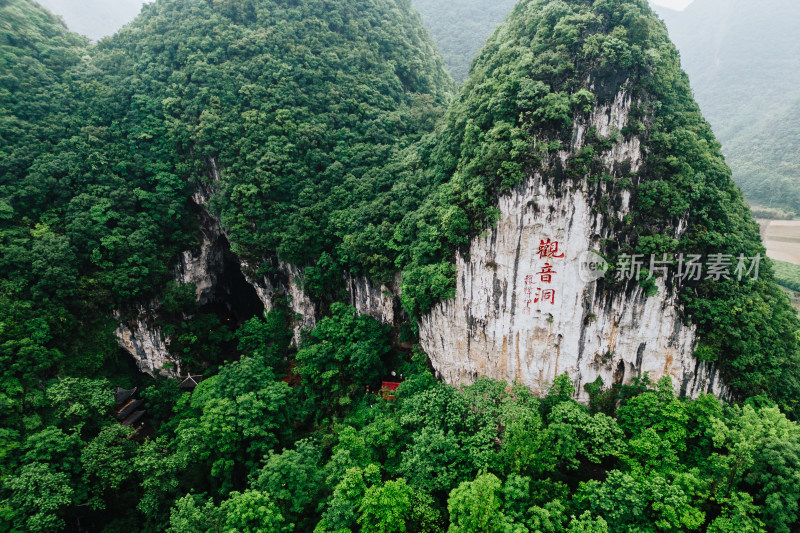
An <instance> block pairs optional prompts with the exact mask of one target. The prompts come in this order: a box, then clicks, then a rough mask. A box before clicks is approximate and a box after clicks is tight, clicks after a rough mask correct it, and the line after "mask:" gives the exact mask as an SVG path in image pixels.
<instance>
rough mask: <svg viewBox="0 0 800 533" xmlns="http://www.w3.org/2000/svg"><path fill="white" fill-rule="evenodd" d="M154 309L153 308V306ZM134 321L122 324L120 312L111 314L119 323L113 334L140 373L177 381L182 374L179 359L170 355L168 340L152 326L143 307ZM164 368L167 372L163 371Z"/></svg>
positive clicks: (146, 309)
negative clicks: (130, 356) (134, 361)
mask: <svg viewBox="0 0 800 533" xmlns="http://www.w3.org/2000/svg"><path fill="white" fill-rule="evenodd" d="M154 305H155V304H154ZM138 311H139V315H138V317H137V318H136V319H135V320H132V321H123V320H122V316H121V315H120V313H119V312H116V313H114V315H115V318H117V320H119V321H120V325H119V327H118V328H117V329H116V331H115V332H114V334H115V335H116V337H117V342H118V343H119V345H120V346H121V347H122V348H123V349H124V350H126V351H127V352H128V353H130V354H131V355H132V356H133V358H134V359H135V360H136V365H137V366H138V367H139V370H140V371H141V372H144V373H145V374H150V375H151V376H153V377H155V376H156V375H159V374H160V375H163V376H167V377H178V376H180V373H181V362H180V359H178V358H176V357H173V356H171V355H170V353H169V348H168V345H169V339H167V338H164V336H163V335H162V332H161V329H160V328H156V327H153V326H152V320H150V318H149V310H148V308H147V307H145V306H142V307H140V308H139V309H138ZM165 365H166V367H167V368H164V367H165Z"/></svg>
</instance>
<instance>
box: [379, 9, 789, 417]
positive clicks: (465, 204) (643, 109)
mask: <svg viewBox="0 0 800 533" xmlns="http://www.w3.org/2000/svg"><path fill="white" fill-rule="evenodd" d="M622 90H625V91H626V93H627V94H629V95H630V96H631V97H632V99H633V101H634V105H633V107H632V110H631V114H630V117H629V122H628V124H627V125H626V127H625V128H623V130H622V131H619V132H617V133H616V134H615V136H616V138H611V139H603V138H599V137H598V136H597V135H596V134H594V136H592V135H589V139H588V141H587V146H586V147H584V148H583V149H582V150H581V151H580V152H579V153H577V154H572V156H571V158H570V160H569V161H568V164H567V166H566V168H564V169H561V168H559V167H560V163H558V161H557V157H556V156H555V152H557V151H558V150H561V149H569V147H570V143H571V141H572V139H573V123H574V121H575V120H578V119H581V118H586V116H587V113H588V112H589V111H590V110H591V109H592V107H593V104H598V105H601V104H609V103H610V102H611V101H613V99H614V97H615V96H616V95H617V94H618V92H619V91H622ZM633 135H636V136H638V137H639V138H640V140H641V142H642V153H643V157H644V164H643V165H642V167H641V169H640V170H639V171H638V172H637V173H635V174H633V173H631V172H630V170H629V169H627V170H626V169H625V168H622V167H620V168H616V169H614V175H613V176H610V181H609V180H606V182H607V183H608V188H607V190H606V191H605V194H606V195H608V197H609V198H613V197H615V196H618V195H620V194H621V193H622V192H623V191H630V192H631V194H632V200H631V216H629V217H626V218H625V221H624V224H621V225H620V226H619V227H615V228H614V229H615V235H614V237H613V239H614V240H613V241H610V242H606V243H605V246H604V249H603V250H602V251H603V253H604V254H605V255H606V257H609V258H610V259H612V261H613V260H614V258H616V257H618V256H619V254H621V253H627V254H633V253H643V254H650V253H656V254H658V255H659V257H660V256H661V254H663V253H669V254H672V253H676V254H680V253H683V254H701V255H703V256H704V257H709V256H710V255H712V254H724V255H729V256H731V257H733V258H737V257H739V256H740V255H744V256H745V257H754V256H756V255H758V254H760V255H761V256H762V257H764V256H765V255H766V252H765V250H764V248H763V246H762V244H761V242H760V239H759V232H758V226H757V224H756V223H755V221H754V220H753V219H752V217H751V215H750V212H749V209H748V208H747V206H746V205H745V203H744V201H743V198H742V195H741V192H740V191H739V190H738V189H737V188H736V186H735V185H734V183H733V181H732V180H731V173H730V169H729V168H728V167H727V165H725V161H724V159H723V157H722V154H721V153H720V146H719V143H718V142H717V141H716V140H715V139H714V136H713V134H712V132H711V129H710V127H709V125H708V123H707V122H706V121H705V120H703V118H702V116H701V114H700V111H699V109H698V108H697V105H696V104H695V103H694V101H693V99H692V96H691V90H690V88H689V83H688V80H687V78H686V75H685V74H684V73H683V72H682V71H681V70H680V66H679V60H678V54H677V52H676V50H675V47H674V46H673V45H672V43H671V42H670V41H669V38H668V36H667V32H666V30H665V28H664V25H663V23H662V22H661V21H659V19H658V18H657V17H656V16H655V14H654V13H653V12H652V10H651V9H650V8H649V7H648V5H647V3H646V2H645V1H644V0H642V1H631V2H625V3H622V4H619V3H616V2H610V1H604V0H598V1H594V2H581V1H573V2H562V1H556V2H548V1H543V0H537V1H523V2H520V3H519V4H518V5H517V6H516V7H515V9H514V11H513V12H512V14H511V15H510V16H509V18H508V20H507V22H506V23H505V24H504V25H503V26H501V27H500V29H499V30H498V31H497V32H496V33H495V34H494V35H493V36H492V38H491V39H490V40H489V42H488V43H487V45H486V47H485V48H484V50H483V51H482V52H481V54H480V56H479V57H478V58H477V59H476V61H475V63H474V65H473V69H472V75H471V77H470V79H469V80H468V81H467V82H466V84H465V85H464V87H463V89H462V90H461V91H460V93H459V95H458V96H457V97H456V99H455V100H454V102H453V104H452V105H451V107H450V109H449V111H448V115H447V118H446V123H445V127H444V130H443V131H442V132H441V133H440V134H439V135H438V137H437V141H438V144H437V146H436V148H435V150H434V152H433V155H432V161H433V167H432V170H430V175H431V178H430V179H431V181H434V182H442V185H441V186H440V187H438V188H437V189H436V191H435V192H433V193H432V194H431V195H429V196H428V197H427V198H426V200H425V203H424V204H423V205H422V207H421V208H420V209H419V210H417V211H415V212H413V213H409V214H408V215H407V216H406V218H405V219H404V220H403V223H402V224H401V225H400V226H399V227H398V228H397V230H396V231H395V235H394V242H393V247H395V248H396V249H399V250H402V252H401V255H400V257H399V258H398V260H397V265H398V266H399V267H402V268H403V270H404V277H403V280H404V283H403V302H404V305H405V306H406V308H407V310H408V311H409V312H410V313H411V314H412V316H419V315H420V314H421V313H424V312H425V311H427V310H428V309H429V308H430V306H431V305H432V304H433V303H435V302H436V301H438V300H439V299H442V298H447V297H449V296H450V295H452V292H453V290H454V287H455V280H454V279H453V273H454V269H453V266H452V261H453V253H454V251H455V250H457V249H459V248H462V247H464V246H465V244H466V243H467V242H468V237H469V236H471V235H475V234H477V233H479V232H480V231H482V230H483V229H484V228H485V227H487V225H490V224H491V223H492V222H493V221H494V220H495V217H496V212H495V209H496V208H495V201H494V199H495V198H496V197H497V195H498V194H501V193H502V192H504V191H507V190H509V189H510V188H511V187H513V186H514V185H516V184H518V183H520V182H521V180H522V178H523V176H524V175H525V174H526V173H531V172H534V171H536V170H538V169H544V171H545V174H546V175H550V176H553V177H551V178H550V179H551V180H553V181H554V189H558V188H560V187H562V186H563V180H567V181H568V180H572V181H577V182H580V181H581V180H587V179H588V180H590V182H591V178H592V176H593V175H596V174H597V173H598V170H597V169H599V168H601V167H600V164H599V163H598V162H599V161H600V154H601V152H602V151H603V150H606V149H608V148H609V147H610V146H611V145H612V143H613V142H615V141H616V140H621V139H624V138H630V137H631V136H633ZM560 175H563V176H564V178H560V177H559V178H556V177H555V176H560ZM557 179H558V180H562V181H559V183H555V180H557ZM596 181H597V180H595V181H593V182H591V183H596ZM598 194H599V193H598ZM597 207H598V209H601V210H605V211H608V214H609V219H613V218H614V216H613V212H612V211H613V209H614V206H613V202H605V203H600V202H598V206H597ZM681 221H686V223H687V226H688V230H687V232H686V233H685V235H684V236H682V238H681V239H680V240H679V241H676V240H675V239H674V238H673V235H674V228H675V227H678V226H679V225H680V224H681ZM672 281H673V280H668V282H669V283H672ZM681 300H682V302H683V304H684V306H685V310H686V314H687V320H691V321H692V322H693V323H695V324H697V326H698V329H699V332H700V339H701V348H700V350H699V352H698V353H700V354H702V355H703V358H704V359H706V360H709V361H714V362H716V363H718V364H719V366H720V368H721V369H722V372H723V375H724V376H725V377H726V379H727V380H728V383H729V384H730V385H731V386H732V387H733V389H734V390H735V391H736V392H737V393H739V394H745V395H746V394H748V393H762V392H763V393H767V394H769V395H771V396H772V397H773V398H775V399H776V400H778V401H780V403H781V404H782V405H783V406H785V407H790V406H791V405H793V404H794V403H795V400H794V398H796V397H797V395H798V393H800V364H798V363H800V350H799V349H798V338H797V331H798V329H799V328H800V324H798V320H797V316H796V313H795V312H794V310H793V309H792V307H791V305H790V303H789V301H788V299H787V298H786V296H785V295H784V294H783V293H782V292H781V290H780V289H779V288H778V287H777V286H776V284H775V283H774V278H773V276H772V272H771V267H770V266H769V265H767V264H764V265H762V268H761V270H760V278H759V279H758V280H755V281H754V280H748V279H745V280H743V281H741V282H740V281H738V280H736V279H730V280H721V281H719V282H717V281H715V280H703V281H698V282H688V283H684V284H682V288H681Z"/></svg>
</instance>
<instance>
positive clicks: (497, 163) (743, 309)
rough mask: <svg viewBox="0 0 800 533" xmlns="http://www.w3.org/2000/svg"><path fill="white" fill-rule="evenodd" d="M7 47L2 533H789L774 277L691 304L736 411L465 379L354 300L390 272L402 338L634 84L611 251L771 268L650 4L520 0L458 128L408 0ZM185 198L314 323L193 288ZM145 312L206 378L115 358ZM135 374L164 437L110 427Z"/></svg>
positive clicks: (43, 37) (56, 29)
mask: <svg viewBox="0 0 800 533" xmlns="http://www.w3.org/2000/svg"><path fill="white" fill-rule="evenodd" d="M0 64H2V66H3V69H2V71H0V102H2V107H0V140H2V145H0V245H2V253H0V273H1V274H2V276H0V363H2V365H1V366H2V368H0V530H2V531H60V530H87V531H130V530H139V531H153V532H156V531H176V532H194V531H225V532H234V531H269V532H281V531H286V532H290V531H315V532H316V533H326V532H329V533H334V532H336V533H344V532H353V533H355V532H365V533H366V532H370V533H371V532H420V533H421V532H439V531H450V532H453V533H456V532H458V533H465V532H483V531H501V532H512V533H526V532H531V533H533V532H540V531H542V532H544V531H547V532H570V533H577V532H598V533H599V532H607V531H614V532H616V531H623V532H624V531H630V532H650V531H652V532H656V531H658V532H661V531H681V532H684V531H702V530H708V531H715V532H734V531H736V532H762V531H767V530H770V531H781V532H782V531H787V532H788V531H794V530H797V529H798V528H800V509H798V503H797V502H798V492H797V491H798V489H797V487H798V486H800V483H798V481H800V479H798V472H800V429H798V426H797V423H796V422H795V421H793V420H792V419H791V418H790V417H787V413H788V414H789V415H791V416H794V415H796V411H793V410H792V408H793V407H794V405H795V403H796V397H797V394H796V393H797V392H798V382H797V372H798V370H797V365H796V363H797V357H798V355H797V336H796V333H797V318H796V316H795V315H794V314H793V312H792V311H791V309H790V308H789V307H788V303H787V301H786V299H785V297H784V296H782V294H781V293H780V292H779V291H778V289H777V288H776V287H775V285H774V283H772V274H771V271H770V269H769V268H766V269H765V270H764V271H763V275H762V278H761V279H760V280H759V281H754V282H750V281H748V282H745V283H741V284H740V283H739V282H737V281H734V280H730V282H725V283H718V284H704V283H698V284H692V285H688V286H686V287H685V288H684V291H683V293H682V297H683V304H684V306H685V309H686V311H687V318H689V319H691V320H694V321H695V323H696V324H697V325H698V329H699V331H700V334H701V340H702V344H701V349H700V350H699V351H698V353H699V354H700V355H702V357H703V358H705V359H708V360H716V361H718V362H719V363H720V365H721V366H722V367H723V369H724V370H725V371H726V376H727V378H728V380H729V383H730V384H731V386H732V387H733V388H734V389H735V390H736V391H737V392H738V393H739V395H740V396H741V398H742V399H743V398H745V397H747V396H752V397H751V398H750V399H748V400H745V401H743V402H740V403H737V404H723V403H722V402H720V401H719V400H718V399H716V398H714V397H712V396H701V397H700V398H698V399H696V400H687V399H686V398H676V397H675V394H674V388H673V385H672V384H671V383H670V382H669V380H668V379H664V380H661V381H659V382H658V383H651V382H650V381H649V379H648V378H647V377H645V378H643V379H641V380H639V381H637V382H635V383H634V384H633V385H627V386H620V385H616V386H613V387H611V388H604V385H603V383H601V382H599V381H598V382H596V383H594V384H591V385H590V386H587V392H588V393H589V394H590V395H591V401H590V403H589V405H588V406H585V405H581V404H579V403H577V402H576V401H574V400H573V399H572V396H573V394H574V385H573V384H572V383H571V382H570V380H569V378H568V377H567V376H561V377H559V378H558V379H557V380H556V382H555V383H553V384H552V387H551V389H550V392H549V393H548V394H547V395H546V396H545V397H543V398H537V397H535V396H533V395H532V394H531V392H530V391H529V390H528V389H526V388H525V387H523V386H521V385H518V384H508V383H503V382H496V381H492V380H488V379H479V380H477V382H476V383H474V384H473V385H470V386H467V387H453V386H450V385H447V384H445V383H442V382H440V381H438V380H437V379H436V378H435V377H434V375H433V374H432V373H431V371H430V369H429V368H428V361H427V357H426V355H425V354H424V353H422V352H421V351H420V350H419V348H418V347H410V345H411V343H407V342H405V340H408V339H409V338H411V340H412V341H413V338H412V337H413V333H412V331H413V328H411V327H408V326H409V325H411V324H405V325H404V329H403V330H402V331H393V330H392V328H391V327H389V326H386V325H383V324H381V323H379V322H378V321H377V320H375V319H373V318H371V317H368V316H359V315H358V313H357V312H356V310H355V309H354V308H353V307H350V306H348V305H345V304H344V303H342V302H341V300H342V297H341V291H340V290H339V289H340V287H339V286H338V285H339V284H340V283H341V282H342V279H343V277H342V273H343V272H344V271H349V272H353V273H356V274H364V275H367V276H369V277H371V278H372V279H373V280H375V281H387V280H388V279H390V278H393V277H394V275H395V274H396V273H397V271H402V274H403V277H402V301H403V305H404V306H405V308H406V310H407V311H408V312H409V313H410V315H411V323H412V324H413V321H414V320H415V319H416V318H417V317H419V316H420V314H421V313H423V312H425V311H426V310H427V309H429V308H430V307H431V306H432V305H433V304H435V303H436V302H437V301H439V300H440V299H442V298H446V297H448V296H449V295H450V294H451V293H452V289H453V286H454V285H453V284H454V280H453V274H454V266H453V262H452V260H453V257H454V254H455V252H456V250H458V249H459V248H461V247H463V246H464V245H465V244H467V243H468V241H469V239H470V237H471V236H473V235H474V234H476V233H477V232H480V231H482V230H483V229H484V228H485V227H486V226H487V225H488V224H491V223H492V222H493V220H494V216H495V199H496V197H497V195H498V194H501V193H503V192H504V191H507V190H509V189H510V188H512V187H514V186H515V185H517V184H518V183H519V182H520V181H521V180H522V179H523V177H524V176H525V174H526V172H529V171H530V170H532V169H536V168H540V165H544V164H546V162H547V161H548V158H552V153H553V152H554V151H556V150H557V149H558V148H559V147H560V146H561V145H563V144H565V143H568V142H569V139H568V138H569V137H570V135H571V125H572V123H573V121H574V120H575V118H576V117H580V116H583V115H585V114H586V113H588V112H589V110H590V109H591V108H592V106H593V105H594V104H595V103H598V102H605V101H607V100H608V99H609V98H610V97H611V96H613V94H614V92H616V90H617V89H618V88H619V86H620V84H622V83H623V82H625V81H626V80H627V82H628V83H629V85H628V88H629V89H630V90H631V91H632V92H633V94H634V95H635V96H636V98H637V101H638V105H637V107H636V109H635V110H634V116H633V120H632V122H631V123H630V124H629V125H628V128H627V129H626V131H622V132H619V134H620V135H623V136H625V135H628V136H629V135H640V136H641V138H642V139H643V142H644V144H645V147H646V150H645V156H646V164H645V166H644V167H643V170H642V171H641V172H640V173H639V174H637V175H619V176H610V177H608V178H607V179H606V181H608V182H609V183H610V185H609V187H611V188H612V190H615V191H621V190H628V191H630V192H631V194H632V199H633V200H632V201H633V205H634V215H633V216H631V217H630V218H629V219H627V220H625V221H623V222H621V226H620V227H619V228H616V229H617V230H618V235H619V238H618V240H617V241H614V242H609V243H606V247H607V248H606V249H605V250H604V252H605V253H606V254H607V256H608V257H609V258H610V259H612V260H613V259H614V258H615V257H617V256H618V254H620V253H623V252H626V251H628V252H630V251H635V250H637V249H641V248H642V247H649V248H653V247H655V248H659V247H666V248H668V249H669V250H673V249H674V250H693V251H695V250H696V251H697V252H715V253H731V254H738V253H740V252H741V253H746V254H748V255H754V254H755V253H759V252H761V253H763V248H762V247H761V245H760V243H759V241H758V232H757V230H756V227H755V225H754V223H753V221H752V219H751V217H750V215H749V212H748V211H747V209H746V208H745V207H744V205H743V203H742V198H741V194H740V193H739V192H738V191H737V190H736V189H735V188H734V187H733V185H732V182H731V180H730V172H729V170H728V168H727V167H726V166H725V165H724V162H723V161H722V158H721V156H720V154H719V145H718V144H717V143H716V141H715V140H714V138H713V136H712V135H711V133H710V130H709V128H708V125H707V124H706V123H705V122H704V121H703V120H702V117H701V116H700V115H699V112H698V110H697V107H696V105H695V104H694V103H693V101H692V99H691V95H690V92H689V89H688V84H687V81H686V78H685V76H684V75H683V74H682V73H681V71H680V69H679V68H678V63H677V55H676V53H675V50H674V47H672V45H671V44H670V43H669V40H668V39H667V37H666V33H665V31H664V27H663V25H662V24H661V23H660V22H659V21H658V20H657V19H656V18H655V17H654V15H653V13H652V12H651V11H650V9H649V8H648V7H647V5H646V3H645V2H644V0H625V1H611V0H594V1H590V0H569V1H567V0H551V1H544V0H524V1H523V2H521V3H520V4H519V5H518V6H517V7H516V8H515V10H514V12H513V13H512V16H511V18H510V19H509V20H508V22H507V23H506V24H505V25H503V26H501V27H500V29H499V30H498V31H497V32H496V33H495V35H494V37H493V38H492V39H491V40H490V42H489V44H488V45H487V47H486V48H485V49H484V51H483V52H482V53H481V55H480V57H479V58H478V60H477V61H476V63H475V65H474V67H473V70H472V77H471V78H470V80H468V81H467V82H466V84H465V86H464V88H463V89H462V91H461V92H460V93H459V95H458V96H457V97H456V98H455V100H454V102H453V103H452V105H451V106H450V108H449V111H448V112H447V114H446V116H445V108H446V106H447V105H448V104H449V100H450V98H451V96H450V91H451V88H452V82H451V80H450V79H449V77H448V76H447V75H446V74H445V73H444V70H443V68H442V64H441V60H440V59H439V57H438V55H437V53H436V52H435V50H434V48H433V46H432V45H431V43H430V41H429V39H428V37H427V35H426V32H425V31H424V30H423V28H422V26H421V22H420V20H419V18H418V16H417V15H416V14H415V12H414V11H413V10H412V8H411V4H410V2H409V1H408V0H354V1H350V2H342V1H334V0H298V1H289V0H158V1H157V2H155V3H153V4H149V5H148V6H147V7H146V8H145V9H144V11H143V13H142V15H141V16H140V17H139V18H138V19H137V20H136V21H134V22H133V23H132V24H131V25H129V26H127V27H126V28H124V29H123V30H122V31H121V32H120V33H119V34H117V35H115V36H114V37H112V38H110V39H106V40H103V41H101V42H100V43H98V44H97V45H91V46H90V45H88V44H87V42H86V41H85V40H84V39H83V38H80V37H77V36H75V35H74V34H70V33H69V32H67V31H66V30H65V29H64V28H63V27H62V26H61V24H60V22H59V21H58V20H57V19H55V18H53V17H52V16H51V15H49V14H48V13H47V12H46V11H44V10H43V9H42V8H40V7H39V6H38V5H36V4H34V3H32V2H30V1H29V0H0ZM587 77H588V79H593V80H595V81H597V83H596V84H595V86H594V90H592V87H591V86H589V85H587V83H586V82H585V81H584V80H586V79H587ZM443 117H444V118H443ZM440 118H441V119H442V120H440ZM610 142H612V140H610V139H603V138H600V137H598V136H597V134H596V132H594V133H592V135H590V143H589V148H588V149H587V150H586V151H582V152H581V153H579V154H576V156H575V157H574V158H573V159H572V160H570V161H569V162H568V165H567V167H566V168H565V169H563V170H564V173H563V174H564V177H563V179H569V180H575V181H581V180H597V177H596V176H594V175H593V174H592V169H593V168H594V166H593V165H595V163H596V157H598V155H597V153H598V152H596V151H595V148H597V149H598V150H599V149H600V147H602V146H604V145H606V144H607V143H610ZM623 174H624V173H623ZM590 183H591V181H590ZM198 186H202V189H203V190H204V191H206V192H210V193H211V194H210V195H211V198H210V201H209V203H208V205H207V206H206V207H207V208H208V209H209V210H210V212H211V214H212V215H216V216H218V217H219V219H220V220H221V222H222V227H223V228H224V230H225V232H226V234H227V236H228V237H229V238H230V244H231V250H232V252H233V253H234V254H235V256H236V257H237V259H241V260H243V261H244V263H245V264H246V265H248V267H249V271H248V272H247V273H248V274H252V275H256V274H264V273H268V271H269V269H271V268H273V267H274V265H275V261H274V259H276V258H280V259H282V260H285V261H289V262H293V263H296V264H297V265H298V266H300V267H302V268H303V276H302V280H301V281H302V283H303V289H304V290H305V292H306V293H307V294H308V295H310V296H311V297H312V298H313V299H314V300H315V302H316V303H317V304H318V305H319V308H320V317H319V320H318V321H317V325H316V328H315V329H314V330H312V331H299V332H295V331H294V330H293V327H294V326H295V321H294V317H293V316H292V315H291V314H290V312H289V311H288V309H290V306H289V305H288V303H289V302H287V301H278V300H276V302H275V304H274V306H273V308H272V309H271V310H270V312H269V313H267V314H262V313H256V316H254V317H252V318H250V317H248V319H244V320H241V321H239V322H233V321H231V322H230V323H228V322H227V321H223V320H222V317H221V315H220V314H219V313H215V312H213V310H212V311H209V309H207V308H206V309H204V308H202V306H201V305H200V304H199V302H198V301H197V298H196V290H197V287H196V286H195V285H194V284H180V283H176V282H175V280H174V276H173V269H174V266H175V261H176V258H177V256H178V253H179V251H182V250H187V249H192V248H195V247H196V246H197V244H198V243H197V239H198V231H197V229H198V228H197V220H198V215H199V206H198V205H197V204H196V203H195V202H194V200H193V199H192V195H193V193H196V192H197V190H198ZM682 218H685V219H686V220H687V221H688V227H689V231H688V233H687V234H686V236H685V238H684V239H683V240H682V241H680V242H672V241H671V240H670V239H667V238H666V237H664V234H665V232H666V228H671V227H673V226H674V225H676V221H677V220H678V219H682ZM634 282H636V281H634ZM287 298H288V297H287ZM156 301H157V302H158V304H157V305H158V306H160V307H159V313H158V317H157V319H156V320H158V326H159V327H160V328H162V330H163V331H164V332H166V333H167V334H168V335H169V337H170V349H171V350H173V351H174V352H175V353H177V354H179V355H180V356H181V358H182V360H183V362H184V363H185V364H187V365H191V366H192V367H193V368H201V369H202V370H204V371H205V374H206V376H205V377H206V379H204V380H203V381H201V382H200V383H199V385H197V386H196V388H194V389H193V390H191V391H182V390H181V389H179V388H178V384H177V383H176V382H174V381H170V380H165V379H151V378H149V377H144V376H142V375H140V374H138V373H137V372H136V371H135V369H131V368H128V367H127V366H126V364H125V360H123V359H120V358H119V354H118V349H117V347H116V344H115V339H114V337H113V334H112V331H113V329H114V328H115V326H116V323H117V322H118V319H123V320H124V319H125V318H126V314H128V313H130V312H132V311H133V310H135V307H136V306H137V305H143V304H144V303H145V302H156ZM148 305H153V306H155V305H156V304H154V303H153V304H150V303H148ZM114 311H117V314H116V316H115V315H114V314H113V313H114ZM295 338H297V339H298V341H297V342H294V339H295ZM400 338H402V339H404V340H403V341H402V342H400V341H399V339H400ZM389 376H392V377H391V378H390V379H392V380H401V381H402V384H401V385H400V386H399V389H397V390H396V391H392V392H391V394H390V393H389V392H387V391H385V390H384V391H380V387H381V384H382V382H383V381H384V380H386V379H389ZM115 385H120V386H125V387H128V388H133V387H134V386H135V385H138V386H139V391H138V393H137V394H138V395H139V397H140V398H141V399H142V400H143V402H144V404H143V405H144V406H145V408H146V410H147V424H146V425H145V427H144V428H143V429H140V430H138V431H137V430H134V429H132V428H129V427H127V426H125V425H123V424H120V421H119V420H118V417H117V416H115V415H117V414H118V413H116V412H115V410H119V409H120V406H117V405H115V398H114V394H113V390H114V389H113V386H115ZM756 395H757V396H756Z"/></svg>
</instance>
